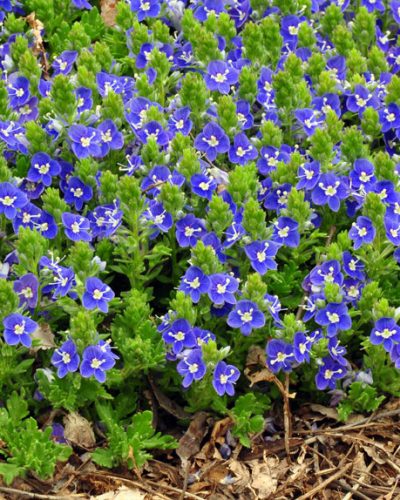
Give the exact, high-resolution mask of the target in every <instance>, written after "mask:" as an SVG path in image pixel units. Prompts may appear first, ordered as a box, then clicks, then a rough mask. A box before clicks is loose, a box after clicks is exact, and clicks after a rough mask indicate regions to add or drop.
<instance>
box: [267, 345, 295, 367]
mask: <svg viewBox="0 0 400 500" xmlns="http://www.w3.org/2000/svg"><path fill="white" fill-rule="evenodd" d="M266 353H267V366H268V368H269V369H270V370H271V371H272V372H274V373H277V372H279V371H280V370H283V371H284V372H290V371H291V370H292V363H293V362H294V360H295V359H294V352H293V346H292V344H288V343H287V342H284V341H283V340H279V339H272V340H270V341H269V342H268V344H267V347H266Z"/></svg>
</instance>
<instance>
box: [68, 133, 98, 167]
mask: <svg viewBox="0 0 400 500" xmlns="http://www.w3.org/2000/svg"><path fill="white" fill-rule="evenodd" d="M68 137H69V138H70V139H71V141H72V143H71V147H72V151H73V152H74V154H75V155H76V156H77V157H78V158H79V159H80V160H82V159H83V158H87V157H88V156H100V155H101V134H100V132H99V131H98V130H96V129H95V128H93V127H85V126H84V125H72V126H71V127H70V129H69V131H68Z"/></svg>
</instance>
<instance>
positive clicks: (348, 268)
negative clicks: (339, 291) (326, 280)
mask: <svg viewBox="0 0 400 500" xmlns="http://www.w3.org/2000/svg"><path fill="white" fill-rule="evenodd" d="M364 268H365V266H364V264H363V263H362V262H361V260H360V259H359V258H358V257H354V256H353V255H351V253H350V252H348V251H347V250H346V251H345V252H343V269H344V271H345V272H346V274H348V275H349V276H350V277H351V278H354V279H356V280H360V281H363V280H364V279H365V273H364Z"/></svg>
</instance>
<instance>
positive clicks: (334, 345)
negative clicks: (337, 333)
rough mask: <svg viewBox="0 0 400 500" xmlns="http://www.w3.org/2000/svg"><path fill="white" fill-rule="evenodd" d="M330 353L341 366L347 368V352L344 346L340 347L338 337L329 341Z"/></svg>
mask: <svg viewBox="0 0 400 500" xmlns="http://www.w3.org/2000/svg"><path fill="white" fill-rule="evenodd" d="M328 351H329V354H330V355H331V358H332V359H333V360H335V361H336V362H337V363H339V365H342V366H347V364H348V362H347V360H346V359H345V358H344V355H345V354H346V353H347V350H346V348H345V347H344V346H342V345H340V341H339V339H338V338H337V337H331V338H330V339H329V341H328Z"/></svg>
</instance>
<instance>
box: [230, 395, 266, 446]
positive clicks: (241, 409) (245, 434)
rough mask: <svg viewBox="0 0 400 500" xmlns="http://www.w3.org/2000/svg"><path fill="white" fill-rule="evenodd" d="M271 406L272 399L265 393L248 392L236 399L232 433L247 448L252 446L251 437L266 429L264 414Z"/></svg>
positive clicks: (233, 410) (232, 413)
mask: <svg viewBox="0 0 400 500" xmlns="http://www.w3.org/2000/svg"><path fill="white" fill-rule="evenodd" d="M269 407H270V400H269V398H268V396H266V395H265V394H257V396H256V395H255V394H254V393H248V394H246V395H244V396H240V397H238V398H237V399H236V401H235V405H234V407H233V408H232V410H231V415H232V419H233V421H234V425H233V428H232V434H233V435H234V436H235V437H237V438H238V439H239V441H240V443H241V444H242V445H243V446H246V447H247V448H250V446H251V440H250V437H251V436H252V435H253V434H256V433H257V432H261V431H262V430H263V429H264V417H263V414H264V413H265V411H266V410H267V409H268V408H269Z"/></svg>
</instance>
